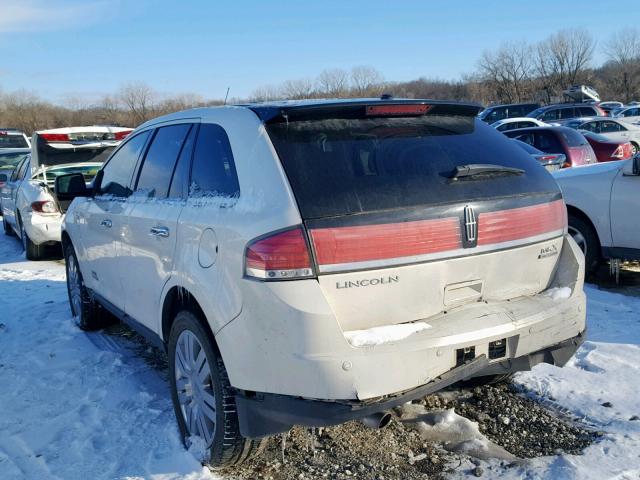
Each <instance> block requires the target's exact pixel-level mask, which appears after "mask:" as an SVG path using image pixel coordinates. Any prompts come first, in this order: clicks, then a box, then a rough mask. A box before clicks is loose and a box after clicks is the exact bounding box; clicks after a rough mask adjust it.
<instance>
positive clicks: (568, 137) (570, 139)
mask: <svg viewBox="0 0 640 480" xmlns="http://www.w3.org/2000/svg"><path fill="white" fill-rule="evenodd" d="M560 133H561V135H562V136H563V137H564V139H565V141H566V142H567V145H568V146H570V147H579V146H581V145H586V144H587V143H588V142H587V139H586V138H584V135H582V134H581V133H580V132H576V131H575V130H571V129H569V128H563V129H562V130H561V131H560Z"/></svg>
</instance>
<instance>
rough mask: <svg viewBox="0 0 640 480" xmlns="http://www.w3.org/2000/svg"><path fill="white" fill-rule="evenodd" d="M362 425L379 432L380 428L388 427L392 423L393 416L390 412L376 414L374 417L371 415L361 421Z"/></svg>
mask: <svg viewBox="0 0 640 480" xmlns="http://www.w3.org/2000/svg"><path fill="white" fill-rule="evenodd" d="M360 423H362V424H363V425H365V426H367V427H369V428H373V429H376V430H378V429H380V428H384V427H386V426H387V425H389V423H391V414H390V413H389V412H378V413H374V414H373V415H369V416H367V417H364V418H362V419H360Z"/></svg>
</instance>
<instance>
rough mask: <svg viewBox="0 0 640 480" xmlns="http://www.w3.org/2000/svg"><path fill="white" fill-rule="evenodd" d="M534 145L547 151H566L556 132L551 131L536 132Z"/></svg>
mask: <svg viewBox="0 0 640 480" xmlns="http://www.w3.org/2000/svg"><path fill="white" fill-rule="evenodd" d="M534 146H535V147H536V148H537V149H538V150H542V151H543V152H546V153H563V151H564V149H563V148H562V144H561V143H560V141H559V140H558V139H557V138H556V136H555V134H554V133H553V132H549V131H540V132H536V134H535V143H534Z"/></svg>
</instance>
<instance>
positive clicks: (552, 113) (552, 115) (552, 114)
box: [542, 108, 560, 121]
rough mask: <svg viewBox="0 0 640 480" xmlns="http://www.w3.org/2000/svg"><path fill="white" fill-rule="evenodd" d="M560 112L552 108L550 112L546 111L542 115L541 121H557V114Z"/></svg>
mask: <svg viewBox="0 0 640 480" xmlns="http://www.w3.org/2000/svg"><path fill="white" fill-rule="evenodd" d="M559 111H560V110H559V109H558V108H554V109H551V110H548V111H546V112H545V113H544V115H542V120H545V121H547V120H557V119H558V112H559Z"/></svg>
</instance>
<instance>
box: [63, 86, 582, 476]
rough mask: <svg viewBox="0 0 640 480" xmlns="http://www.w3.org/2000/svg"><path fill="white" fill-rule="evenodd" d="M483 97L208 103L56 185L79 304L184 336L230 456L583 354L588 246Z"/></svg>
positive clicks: (94, 318)
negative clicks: (489, 114)
mask: <svg viewBox="0 0 640 480" xmlns="http://www.w3.org/2000/svg"><path fill="white" fill-rule="evenodd" d="M478 110H479V107H477V106H475V105H467V104H458V103H448V102H439V101H428V100H398V99H385V100H377V99H370V100H367V99H359V100H345V101H338V100H336V101H310V102H276V103H271V104H255V105H240V106H227V107H220V108H203V109H196V110H189V111H185V112H179V113H175V114H171V115H168V116H164V117H161V118H158V119H155V120H152V121H149V122H147V123H145V124H143V125H142V126H140V127H138V128H137V129H136V130H135V131H134V132H132V133H131V134H130V135H129V136H128V137H127V139H126V140H125V141H124V142H123V143H122V145H120V147H119V148H117V149H116V150H115V151H114V153H113V154H112V155H111V156H110V158H109V159H108V160H107V162H106V163H105V165H104V166H103V168H102V169H101V170H100V172H99V173H98V174H97V175H96V177H95V180H94V183H93V185H92V186H91V187H90V186H87V184H86V183H85V181H84V179H83V178H82V176H81V175H77V174H75V175H73V174H72V175H62V176H58V177H57V178H56V194H57V196H58V199H59V200H60V201H61V203H65V202H66V203H69V200H72V199H73V201H72V202H71V203H70V206H69V209H68V211H67V213H66V216H65V220H64V224H63V227H62V242H63V246H64V251H65V258H66V265H67V283H68V291H69V300H70V304H71V309H72V311H73V314H74V316H75V318H76V319H77V322H78V324H79V326H80V327H81V328H83V329H93V328H98V327H100V326H101V324H102V321H103V319H104V318H105V317H104V316H103V314H104V310H107V311H109V312H111V314H113V315H116V316H117V317H118V318H119V319H121V320H122V321H124V322H126V323H128V324H129V325H131V326H132V327H133V328H134V329H137V330H138V331H140V332H141V333H143V334H144V335H146V336H147V337H148V338H149V339H150V340H151V341H153V342H155V343H156V344H157V345H159V346H160V347H162V348H166V351H167V353H168V359H169V365H170V381H171V389H172V396H173V403H174V406H175V411H176V416H177V421H178V426H179V429H180V432H181V434H182V436H183V438H184V439H185V442H190V441H193V440H194V437H199V439H200V440H201V441H202V442H204V444H206V445H207V446H208V449H207V451H208V456H207V458H206V459H205V460H206V461H207V462H208V463H209V464H210V465H211V466H214V467H219V466H225V465H231V464H234V463H239V462H242V461H244V460H245V459H247V458H249V457H250V456H251V455H252V454H253V453H255V452H256V451H257V450H258V447H259V445H260V443H261V442H260V439H262V438H265V437H267V436H269V435H273V434H276V433H280V432H286V431H287V430H289V429H290V428H291V427H292V426H293V425H296V424H299V425H306V426H325V425H334V424H338V423H341V422H345V421H347V420H352V419H366V420H367V423H371V422H372V421H374V420H375V421H377V422H378V424H383V423H385V422H386V421H387V419H388V415H386V416H385V415H384V412H386V411H387V410H389V409H390V408H392V407H394V406H397V405H400V404H402V403H405V402H407V401H411V400H412V399H416V398H419V397H421V396H424V395H426V394H429V393H432V392H434V391H436V390H439V389H441V388H443V387H445V386H448V385H450V384H453V383H455V382H458V381H461V380H469V379H475V380H476V381H494V380H497V379H500V378H503V377H505V376H508V375H509V374H511V373H513V372H515V371H519V370H527V369H530V368H531V367H532V366H533V365H535V364H537V363H540V362H547V363H551V364H556V365H564V363H566V361H567V360H568V359H569V358H570V357H571V355H572V354H573V353H574V352H575V350H576V349H577V348H578V346H579V345H580V344H581V342H582V341H583V338H584V337H583V335H584V331H585V295H584V292H583V276H584V257H583V255H582V253H581V251H580V249H579V248H578V247H577V245H576V243H575V242H574V241H573V240H572V239H571V237H570V236H569V235H568V234H567V212H566V207H565V204H564V202H563V199H562V195H561V192H560V190H559V189H558V186H557V185H556V183H555V182H554V180H553V178H552V177H551V175H550V174H549V173H548V172H547V171H546V170H545V169H544V168H542V167H541V166H540V165H539V164H538V162H537V161H536V160H534V159H533V158H532V157H531V156H530V155H528V154H527V153H526V152H524V151H523V150H522V149H520V148H519V147H518V146H517V145H515V144H514V143H513V142H512V141H510V140H509V139H507V138H506V137H505V136H504V135H502V134H501V133H499V132H497V131H496V130H495V129H493V128H491V127H490V126H488V125H486V124H485V123H483V122H482V121H480V120H477V119H476V114H477V113H478Z"/></svg>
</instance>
